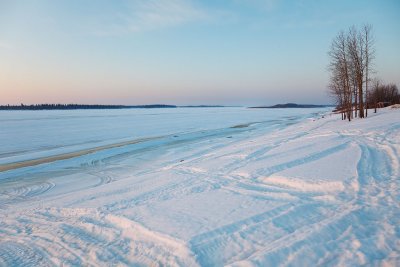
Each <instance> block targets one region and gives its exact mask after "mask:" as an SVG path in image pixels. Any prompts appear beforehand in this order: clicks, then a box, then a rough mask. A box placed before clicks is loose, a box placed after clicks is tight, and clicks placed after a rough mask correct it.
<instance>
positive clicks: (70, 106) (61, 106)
mask: <svg viewBox="0 0 400 267" xmlns="http://www.w3.org/2000/svg"><path fill="white" fill-rule="evenodd" d="M176 107H177V106H175V105H162V104H156V105H136V106H124V105H80V104H36V105H24V104H21V105H3V106H0V110H72V109H124V108H176Z"/></svg>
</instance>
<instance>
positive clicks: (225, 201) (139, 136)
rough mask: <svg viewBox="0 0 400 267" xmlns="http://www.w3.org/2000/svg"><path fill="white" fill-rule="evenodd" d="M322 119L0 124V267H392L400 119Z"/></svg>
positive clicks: (74, 114) (255, 115) (202, 115)
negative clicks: (42, 160) (62, 158)
mask: <svg viewBox="0 0 400 267" xmlns="http://www.w3.org/2000/svg"><path fill="white" fill-rule="evenodd" d="M327 111H328V109H246V108H178V109H126V110H74V111H12V112H0V168H1V167H2V166H3V167H4V166H9V168H8V169H7V170H6V171H0V266H3V265H4V266H59V265H66V266H109V265H121V266H143V265H145V266H148V265H167V266H223V265H231V266H277V265H281V266H287V265H294V266H315V265H323V266H330V265H340V266H355V265H356V266H357V265H365V264H367V265H384V264H387V265H389V266H394V265H396V264H397V265H398V264H399V262H400V251H399V250H400V241H399V240H400V228H399V225H400V207H399V205H400V204H399V203H400V197H399V192H400V191H399V183H400V182H399V179H398V178H399V176H400V175H399V174H400V160H399V155H400V113H399V112H400V111H399V110H390V109H385V110H381V112H378V113H377V114H371V115H370V118H368V119H365V120H355V121H353V122H352V123H348V122H345V121H341V120H340V118H339V116H337V115H331V114H329V115H324V116H323V115H322V114H326V113H327ZM60 155H70V157H68V158H65V159H64V160H57V159H60V158H58V157H59V156H60ZM43 158H45V159H47V161H46V163H44V164H39V163H41V162H40V160H41V159H43ZM20 162H30V163H32V164H30V165H31V166H30V165H29V166H25V167H21V166H19V165H18V163H20ZM10 166H12V168H11V167H10Z"/></svg>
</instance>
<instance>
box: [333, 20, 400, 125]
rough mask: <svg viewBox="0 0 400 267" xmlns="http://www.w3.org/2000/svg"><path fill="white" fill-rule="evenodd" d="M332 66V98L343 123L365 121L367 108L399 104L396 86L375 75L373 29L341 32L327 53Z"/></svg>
mask: <svg viewBox="0 0 400 267" xmlns="http://www.w3.org/2000/svg"><path fill="white" fill-rule="evenodd" d="M328 55H329V57H330V63H329V66H328V70H329V71H330V82H329V86H328V90H329V94H330V95H331V96H332V97H333V98H334V100H335V102H336V104H337V110H338V111H340V112H341V114H342V119H343V120H345V119H348V120H349V121H350V120H351V119H352V118H354V117H360V118H365V117H367V116H368V108H372V107H375V112H376V107H377V106H378V104H380V103H381V102H384V103H386V104H388V103H390V104H395V103H398V102H399V93H398V89H397V86H396V85H394V84H387V85H385V84H383V83H382V82H380V81H379V80H377V79H376V78H375V79H373V78H372V75H373V74H374V73H375V70H374V69H373V66H374V65H373V64H374V59H375V40H374V37H373V32H372V25H369V24H366V25H363V26H362V27H361V28H356V27H355V26H352V27H350V28H349V29H348V31H340V32H339V33H338V34H337V36H336V37H335V38H334V39H333V40H332V43H331V47H330V50H329V52H328Z"/></svg>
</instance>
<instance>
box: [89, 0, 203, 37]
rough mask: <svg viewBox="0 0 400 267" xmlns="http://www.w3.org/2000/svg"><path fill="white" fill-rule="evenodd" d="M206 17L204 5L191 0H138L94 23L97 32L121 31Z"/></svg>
mask: <svg viewBox="0 0 400 267" xmlns="http://www.w3.org/2000/svg"><path fill="white" fill-rule="evenodd" d="M208 18H209V14H208V13H207V12H206V10H205V9H203V8H201V7H200V6H199V5H197V4H195V3H194V2H192V1H190V0H169V1H160V0H147V1H146V0H137V1H133V2H129V3H128V4H127V6H126V8H124V9H121V10H118V11H114V12H113V13H112V14H110V15H108V18H107V19H106V21H105V22H103V23H101V24H100V25H97V27H98V29H96V30H95V31H94V33H95V34H96V35H121V34H127V33H133V32H142V31H150V30H156V29H159V28H166V27H174V26H178V25H181V24H184V23H189V22H194V21H202V20H206V19H208Z"/></svg>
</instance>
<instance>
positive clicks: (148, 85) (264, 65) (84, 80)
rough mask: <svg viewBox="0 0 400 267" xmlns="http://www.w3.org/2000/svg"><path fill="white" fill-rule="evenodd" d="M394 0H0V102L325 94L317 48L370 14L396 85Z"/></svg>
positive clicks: (398, 41) (380, 55)
mask: <svg viewBox="0 0 400 267" xmlns="http://www.w3.org/2000/svg"><path fill="white" fill-rule="evenodd" d="M399 14H400V1H396V0H393V1H389V0H388V1H311V0H310V1H305V0H304V1H279V0H264V1H262V0H247V1H245V0H231V1H228V0H216V1H195V0H170V1H168V0H165V1H156V0H148V1H139V0H132V1H122V0H120V1H105V0H100V1H90V0H79V1H78V0H64V1H61V0H60V1H57V0H26V1H19V0H9V1H4V0H0V96H1V97H0V104H8V103H10V104H19V103H21V102H23V103H26V104H30V103H44V102H57V103H104V104H106V103H107V104H108V103H111V104H150V103H167V104H226V105H237V104H239V105H258V104H272V103H277V102H298V103H328V102H329V101H330V99H329V97H328V96H327V94H326V86H327V83H328V78H329V74H328V72H327V64H328V60H329V58H328V56H327V51H328V49H329V46H330V42H331V40H332V39H333V38H334V36H335V35H336V34H337V32H338V31H340V30H342V29H344V30H346V29H347V28H348V27H350V26H351V25H356V26H358V25H362V24H363V23H370V24H372V25H373V27H374V35H375V39H376V50H377V52H376V61H375V69H376V76H379V77H380V78H381V79H382V80H384V81H387V82H394V83H397V85H398V86H399V85H400V52H399V48H398V47H400V27H399V26H400V16H399Z"/></svg>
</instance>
